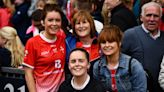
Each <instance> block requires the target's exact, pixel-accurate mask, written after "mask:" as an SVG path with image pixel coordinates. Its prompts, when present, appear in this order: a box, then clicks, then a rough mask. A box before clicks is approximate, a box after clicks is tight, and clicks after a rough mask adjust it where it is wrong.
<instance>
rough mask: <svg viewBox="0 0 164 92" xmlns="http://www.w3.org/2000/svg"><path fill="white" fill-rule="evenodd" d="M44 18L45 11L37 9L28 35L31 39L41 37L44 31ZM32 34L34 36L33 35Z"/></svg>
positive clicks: (32, 17)
mask: <svg viewBox="0 0 164 92" xmlns="http://www.w3.org/2000/svg"><path fill="white" fill-rule="evenodd" d="M42 18H43V10H41V9H37V10H35V11H34V12H33V13H32V15H31V20H32V25H31V26H30V27H29V28H28V29H27V31H26V34H27V35H29V36H30V37H32V36H36V35H39V33H40V31H43V30H44V27H43V25H42V24H41V20H42ZM31 34H32V35H31Z"/></svg>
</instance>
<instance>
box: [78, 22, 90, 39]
mask: <svg viewBox="0 0 164 92" xmlns="http://www.w3.org/2000/svg"><path fill="white" fill-rule="evenodd" d="M75 32H76V34H77V35H78V37H79V38H83V37H90V32H91V27H90V23H89V22H88V20H87V19H83V20H79V21H78V20H77V21H76V22H75Z"/></svg>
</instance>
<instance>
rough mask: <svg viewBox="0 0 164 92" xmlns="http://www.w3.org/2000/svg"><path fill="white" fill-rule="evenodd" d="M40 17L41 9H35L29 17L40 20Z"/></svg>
mask: <svg viewBox="0 0 164 92" xmlns="http://www.w3.org/2000/svg"><path fill="white" fill-rule="evenodd" d="M42 17H43V10H41V9H37V10H35V11H34V12H33V13H32V15H31V19H32V20H34V21H41V20H42Z"/></svg>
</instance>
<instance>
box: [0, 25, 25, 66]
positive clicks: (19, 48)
mask: <svg viewBox="0 0 164 92" xmlns="http://www.w3.org/2000/svg"><path fill="white" fill-rule="evenodd" d="M0 38H1V41H3V43H1V47H3V46H4V47H5V48H6V49H8V50H9V51H10V52H11V56H10V53H9V52H8V51H7V50H3V51H4V52H5V53H4V54H6V57H5V55H2V56H4V57H3V60H5V59H6V60H7V61H3V62H2V65H3V63H4V65H5V66H12V67H16V68H18V67H19V66H21V64H22V62H23V57H24V46H23V44H22V43H21V41H20V39H19V37H18V35H17V31H16V30H15V29H14V28H12V27H9V26H6V27H3V28H1V29H0ZM7 55H9V56H7ZM10 59H11V61H10V64H9V60H10ZM6 63H8V64H9V65H6Z"/></svg>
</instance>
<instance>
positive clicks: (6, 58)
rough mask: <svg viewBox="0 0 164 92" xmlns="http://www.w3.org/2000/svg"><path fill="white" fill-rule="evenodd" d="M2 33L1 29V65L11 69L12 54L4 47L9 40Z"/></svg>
mask: <svg viewBox="0 0 164 92" xmlns="http://www.w3.org/2000/svg"><path fill="white" fill-rule="evenodd" d="M1 31H2V30H1V29H0V64H1V66H5V67H11V52H10V51H9V50H8V49H7V48H5V47H4V46H5V43H6V42H7V39H5V38H4V37H3V36H2V35H1Z"/></svg>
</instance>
